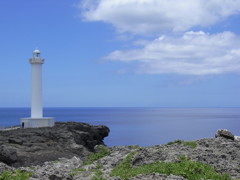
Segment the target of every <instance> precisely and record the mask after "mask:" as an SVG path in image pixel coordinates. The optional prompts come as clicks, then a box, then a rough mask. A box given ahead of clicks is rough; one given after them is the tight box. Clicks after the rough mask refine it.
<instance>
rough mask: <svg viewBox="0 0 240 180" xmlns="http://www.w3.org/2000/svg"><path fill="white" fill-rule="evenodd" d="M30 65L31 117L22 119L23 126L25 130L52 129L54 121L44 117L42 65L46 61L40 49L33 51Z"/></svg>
mask: <svg viewBox="0 0 240 180" xmlns="http://www.w3.org/2000/svg"><path fill="white" fill-rule="evenodd" d="M29 63H30V64H31V65H32V104H31V117H30V118H22V119H21V125H22V127H23V128H31V127H33V128H36V127H52V126H54V119H53V118H44V117H43V106H42V64H43V63H44V59H42V58H41V57H40V51H39V50H38V49H35V50H34V51H33V57H32V58H30V59H29Z"/></svg>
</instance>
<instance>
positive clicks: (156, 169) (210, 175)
mask: <svg viewBox="0 0 240 180" xmlns="http://www.w3.org/2000/svg"><path fill="white" fill-rule="evenodd" d="M135 153H136V152H135ZM135 153H130V154H129V155H128V156H127V157H126V159H124V160H123V161H122V162H121V163H120V164H119V165H118V166H117V167H115V168H114V169H113V170H112V172H111V176H119V177H121V178H122V179H128V178H130V177H134V176H137V175H139V174H150V173H160V174H166V175H170V174H173V175H178V176H183V177H184V178H186V179H189V180H199V179H217V180H230V179H231V178H230V177H229V176H228V175H223V176H222V175H220V174H218V173H217V172H216V171H215V170H214V169H213V168H212V167H211V166H210V165H207V164H203V163H200V162H196V161H191V160H189V159H187V158H184V157H183V156H181V157H180V158H179V159H180V162H161V161H158V162H154V163H151V164H146V165H143V166H140V167H136V168H134V167H132V165H131V160H132V157H133V156H134V154H135Z"/></svg>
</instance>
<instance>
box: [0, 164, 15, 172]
mask: <svg viewBox="0 0 240 180" xmlns="http://www.w3.org/2000/svg"><path fill="white" fill-rule="evenodd" d="M14 170H15V168H13V167H10V166H8V165H6V164H4V163H2V162H0V173H2V172H3V171H14Z"/></svg>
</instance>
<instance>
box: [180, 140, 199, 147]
mask: <svg viewBox="0 0 240 180" xmlns="http://www.w3.org/2000/svg"><path fill="white" fill-rule="evenodd" d="M183 145H184V146H190V147H192V148H196V147H197V143H196V142H194V141H185V142H183Z"/></svg>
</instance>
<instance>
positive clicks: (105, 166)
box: [0, 124, 240, 180]
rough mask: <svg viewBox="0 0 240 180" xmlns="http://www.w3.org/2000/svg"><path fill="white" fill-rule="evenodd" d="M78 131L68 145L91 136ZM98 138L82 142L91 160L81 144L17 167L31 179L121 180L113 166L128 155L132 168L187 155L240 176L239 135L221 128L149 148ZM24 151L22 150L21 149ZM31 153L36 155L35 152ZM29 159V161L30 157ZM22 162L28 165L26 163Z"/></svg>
mask: <svg viewBox="0 0 240 180" xmlns="http://www.w3.org/2000/svg"><path fill="white" fill-rule="evenodd" d="M59 125H63V124H59ZM84 126H86V127H87V128H89V126H87V125H85V124H84ZM95 128H96V129H97V130H96V131H97V132H98V133H97V134H98V135H100V134H101V133H100V132H99V131H98V130H100V129H101V130H104V131H103V132H104V133H102V134H101V137H102V139H103V137H104V136H106V135H107V134H108V132H109V130H108V129H107V128H106V127H103V126H101V127H95ZM83 129H84V128H83ZM101 130H100V131H101ZM94 132H95V131H94ZM95 133H96V132H95ZM77 134H78V135H79V136H75V138H72V139H71V141H70V142H69V143H67V145H68V146H73V145H72V144H71V143H73V142H74V144H75V145H74V146H76V144H77V143H76V142H79V141H80V142H82V141H83V139H84V140H85V141H86V139H85V138H87V139H88V138H90V137H85V138H82V137H81V134H84V133H79V132H78V133H77ZM62 136H63V134H62ZM65 136H66V137H71V136H72V135H70V134H66V135H64V137H63V138H65ZM88 136H90V135H88ZM80 137H81V138H80ZM99 137H100V136H99ZM9 138H10V137H9ZM61 138H62V137H61V136H60V137H59V138H58V139H61ZM77 138H80V139H81V140H77ZM91 138H93V136H91ZM93 139H94V138H93ZM97 139H98V141H97V142H95V141H94V142H95V143H93V141H90V142H91V143H90V142H89V144H88V143H86V144H85V145H87V144H88V145H87V148H86V147H85V146H84V145H83V143H81V145H82V146H83V147H84V148H86V150H85V151H87V152H88V153H87V154H90V155H89V156H88V159H87V158H83V156H82V155H81V153H82V152H83V151H82V148H83V147H82V146H81V148H80V151H79V152H78V153H76V152H75V151H71V153H70V154H71V155H74V156H72V157H71V158H69V157H64V158H62V157H61V158H58V159H57V160H55V161H46V162H44V163H43V164H41V163H37V164H33V165H29V166H28V167H18V169H20V170H21V171H23V172H32V176H31V177H30V180H48V179H50V180H106V179H109V180H121V178H120V177H118V176H112V174H111V172H112V170H113V169H115V168H116V166H118V165H119V164H120V163H122V162H123V161H124V159H126V157H127V156H129V154H132V158H131V160H130V164H131V167H133V168H138V167H142V166H144V165H147V164H150V163H153V162H157V161H161V162H176V163H177V162H179V157H184V158H187V159H188V160H191V161H198V162H201V163H204V164H209V165H211V166H212V167H213V168H214V169H215V171H216V172H218V173H219V174H222V175H223V174H225V173H227V174H229V175H230V176H231V178H233V179H237V178H240V151H239V150H240V141H239V138H238V137H234V136H233V135H232V134H231V133H230V132H228V131H227V130H219V131H218V132H217V133H216V137H215V138H205V139H200V140H197V141H193V142H184V141H175V142H171V143H168V144H166V145H157V146H152V147H147V148H142V147H138V146H123V147H113V148H108V147H103V146H101V145H99V144H103V143H102V141H101V140H102V139H101V138H97ZM65 140H66V139H65ZM59 141H60V140H59ZM60 142H61V141H60ZM65 143H66V142H65ZM23 144H24V143H23ZM78 144H79V143H78ZM96 144H98V145H96ZM27 147H28V146H27ZM62 147H63V146H62ZM65 148H66V149H65V150H64V151H63V152H68V147H65ZM15 151H16V152H18V150H17V149H15ZM22 151H23V149H22V150H21V151H19V152H22ZM90 151H94V153H92V154H91V153H90ZM37 152H39V151H38V150H36V152H35V153H37ZM41 152H42V151H40V152H39V153H41ZM63 154H64V153H63ZM59 155H62V153H59ZM31 156H32V157H33V156H34V154H32V155H31ZM47 157H48V156H47ZM50 160H51V159H50ZM27 161H28V162H29V161H30V160H27ZM16 164H18V163H16V162H15V163H13V165H16ZM23 164H24V165H26V164H27V163H23ZM5 170H10V171H15V170H16V168H15V167H12V166H8V165H6V164H4V163H1V164H0V172H3V171H5ZM122 179H123V178H122ZM129 179H130V180H137V179H141V180H158V179H159V180H184V179H186V178H184V177H182V176H176V175H173V174H171V175H164V174H159V173H156V172H153V173H148V174H142V175H141V174H139V175H136V176H134V177H131V178H129Z"/></svg>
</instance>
